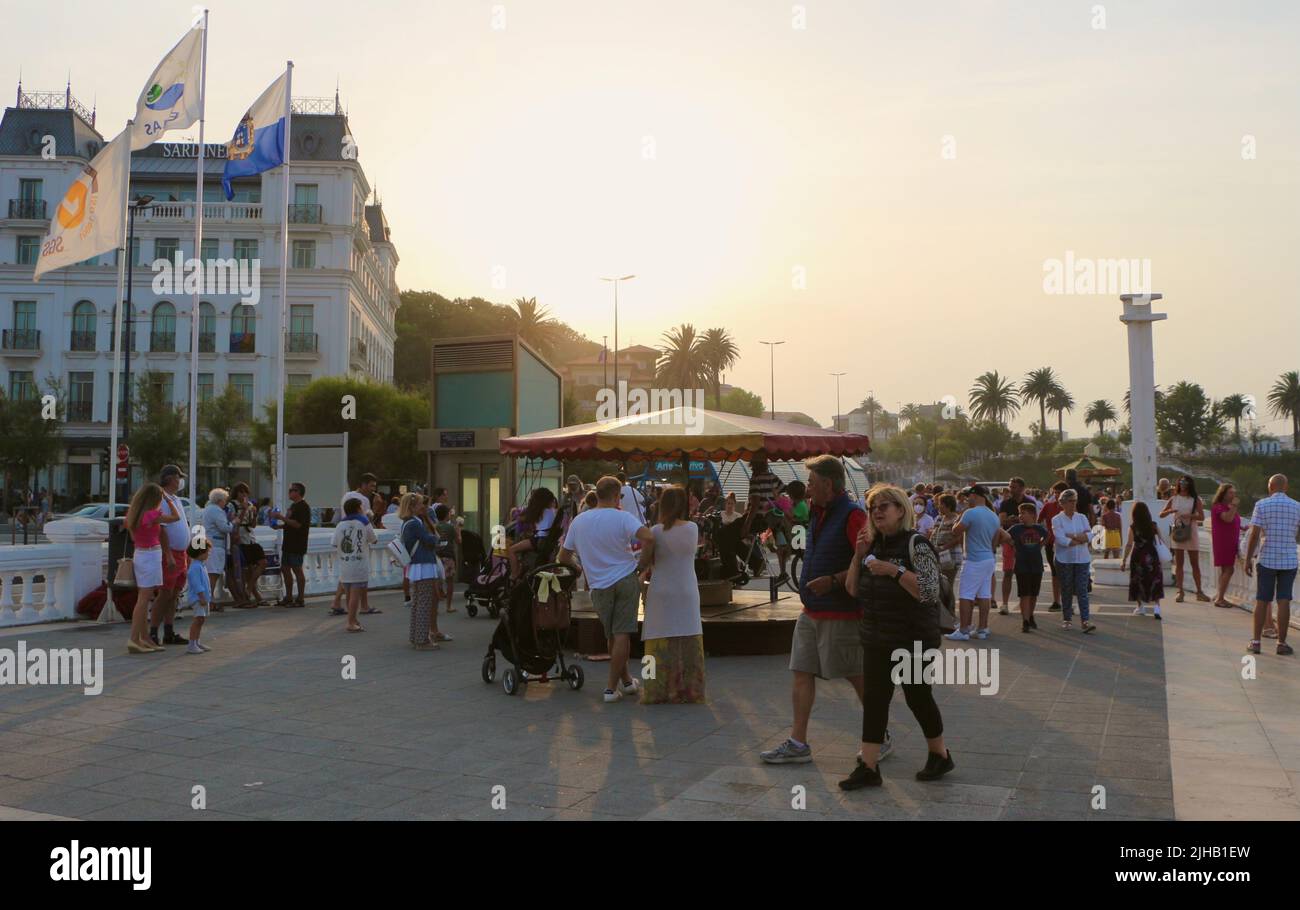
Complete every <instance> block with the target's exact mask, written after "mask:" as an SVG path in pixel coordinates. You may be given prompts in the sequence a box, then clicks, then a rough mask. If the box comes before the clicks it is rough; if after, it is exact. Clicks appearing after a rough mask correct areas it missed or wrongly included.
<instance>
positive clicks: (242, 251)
mask: <svg viewBox="0 0 1300 910" xmlns="http://www.w3.org/2000/svg"><path fill="white" fill-rule="evenodd" d="M235 258H236V259H237V260H239V261H240V262H252V261H253V260H254V259H256V258H257V240H255V239H253V240H240V239H236V240H235Z"/></svg>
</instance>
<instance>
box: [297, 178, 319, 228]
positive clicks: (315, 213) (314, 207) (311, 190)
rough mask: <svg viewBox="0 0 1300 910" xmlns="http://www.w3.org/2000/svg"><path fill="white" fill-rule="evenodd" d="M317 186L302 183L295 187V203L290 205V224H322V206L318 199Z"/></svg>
mask: <svg viewBox="0 0 1300 910" xmlns="http://www.w3.org/2000/svg"><path fill="white" fill-rule="evenodd" d="M316 196H317V186H316V184H314V183H300V184H298V185H296V186H295V187H294V188H293V205H291V206H289V223H290V224H320V223H321V222H322V221H323V220H324V219H322V218H321V207H320V205H319V204H318V203H317V201H316Z"/></svg>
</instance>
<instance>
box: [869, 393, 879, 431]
mask: <svg viewBox="0 0 1300 910" xmlns="http://www.w3.org/2000/svg"><path fill="white" fill-rule="evenodd" d="M867 396H868V397H869V398H870V399H871V407H869V408H867V420H869V421H870V422H871V428H870V429H869V430H868V431H867V433H868V435H870V437H871V438H872V439H875V438H876V407H877V405H878V402H877V401H876V390H875V389H867Z"/></svg>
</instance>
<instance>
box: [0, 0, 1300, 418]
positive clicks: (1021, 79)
mask: <svg viewBox="0 0 1300 910" xmlns="http://www.w3.org/2000/svg"><path fill="white" fill-rule="evenodd" d="M0 7H3V21H4V22H5V24H6V31H7V32H9V34H10V36H11V37H12V36H22V40H19V41H13V40H9V41H7V42H6V55H5V56H6V59H7V60H9V61H11V62H12V63H13V64H14V65H15V68H16V67H17V66H21V67H22V73H23V83H24V85H25V87H26V88H28V89H34V90H45V89H61V88H62V86H63V85H64V82H65V79H66V78H67V76H68V72H69V70H71V77H72V86H73V94H74V95H76V96H77V97H79V98H80V99H82V100H83V101H90V100H92V99H93V100H94V101H95V102H96V103H97V106H98V115H99V121H98V122H99V126H100V129H101V131H102V132H104V133H106V134H108V135H109V136H111V135H113V134H114V133H115V132H116V129H115V128H114V126H110V124H112V125H116V124H119V123H121V124H124V123H125V120H126V119H127V118H128V117H129V116H131V114H132V107H133V104H134V101H135V98H136V97H137V95H138V93H139V91H140V89H141V87H142V85H143V82H144V80H145V79H146V78H147V76H148V75H149V72H150V70H151V69H152V68H153V66H154V64H155V63H156V61H157V60H158V59H159V58H161V56H162V55H163V54H164V53H165V52H166V50H167V49H168V48H170V47H171V45H172V44H174V43H175V41H176V40H178V39H179V37H180V35H181V34H182V33H183V31H184V30H185V29H186V28H187V27H188V25H189V22H190V18H191V11H190V5H189V4H175V6H174V7H169V6H168V5H166V4H159V3H157V2H137V0H118V2H116V3H113V4H111V5H105V4H102V3H91V2H81V0H71V2H63V3H60V4H57V5H55V4H31V3H22V4H19V3H17V2H16V0H0ZM209 8H210V9H211V20H210V22H211V31H210V33H209V36H210V41H209V65H208V92H209V101H208V130H207V138H208V139H209V141H224V140H225V139H227V138H228V136H229V133H230V132H231V131H232V130H233V128H234V125H235V122H236V120H237V118H238V117H239V116H240V114H242V113H243V111H244V110H245V108H246V107H247V106H248V105H249V104H250V103H251V102H252V100H253V99H254V98H255V97H256V96H257V95H258V93H260V91H261V90H262V89H263V88H264V87H265V86H266V85H267V84H268V83H269V82H270V81H271V80H272V79H273V78H274V77H275V76H276V75H277V73H278V72H279V71H282V69H283V65H284V61H285V60H286V59H292V60H293V61H294V63H295V68H294V94H295V96H331V95H333V93H334V88H335V84H336V80H337V83H338V84H339V86H340V92H341V95H342V98H343V102H344V104H345V106H346V107H347V108H348V113H349V122H350V125H351V129H352V133H353V136H354V138H355V140H356V142H357V145H358V149H359V153H360V154H359V160H360V162H361V164H362V166H363V167H364V169H365V171H366V173H367V175H368V177H369V179H370V181H371V183H372V184H373V185H375V186H377V187H378V190H379V194H380V197H381V199H382V201H383V204H384V210H385V213H386V214H387V217H388V220H389V223H390V225H391V227H392V232H393V240H394V243H395V244H396V246H397V250H398V254H399V255H400V256H401V259H402V262H401V265H400V267H399V269H398V282H399V284H400V285H401V287H402V288H404V289H407V290H433V291H437V292H439V293H441V294H443V295H444V296H447V297H452V298H454V297H473V296H480V297H485V298H487V299H490V300H494V301H497V302H501V303H508V302H510V301H511V300H513V299H515V298H517V297H536V298H537V299H538V301H539V302H540V303H541V304H542V305H544V306H546V307H548V308H549V309H550V310H551V312H552V313H553V314H554V315H555V316H557V317H558V318H560V319H563V320H564V321H565V322H567V323H569V324H570V325H572V326H573V327H574V328H576V329H578V330H579V331H581V332H583V333H584V334H586V335H587V336H588V337H590V338H593V339H594V340H596V341H600V340H601V338H602V336H606V335H608V336H609V343H610V344H611V346H612V344H613V334H614V325H613V323H614V318H613V303H612V295H611V288H610V285H608V284H606V283H604V282H601V281H600V280H599V277H600V276H603V275H625V274H629V273H634V274H636V276H637V277H636V278H635V279H634V280H632V281H630V282H627V283H625V284H624V285H623V286H622V289H621V291H620V311H619V343H620V345H622V346H627V345H629V344H648V345H657V344H659V343H660V338H661V335H662V334H663V333H664V332H665V331H667V330H668V329H669V328H671V327H673V326H676V325H678V324H681V323H691V324H693V325H695V327H696V328H697V329H699V330H703V329H706V328H710V327H713V326H722V327H725V328H727V329H728V330H729V331H730V332H731V333H732V335H733V337H734V338H735V340H736V342H737V344H738V345H739V347H740V351H741V361H740V363H739V364H738V365H737V367H736V368H735V369H734V370H733V371H732V372H731V373H730V374H728V375H727V377H726V379H727V381H728V382H731V383H734V384H737V385H741V386H744V387H746V388H749V389H751V390H752V391H755V392H758V393H760V394H762V395H763V396H764V399H765V401H767V400H768V395H769V392H768V390H769V380H770V374H769V358H768V349H767V348H766V347H764V346H763V345H761V344H760V343H759V342H760V341H762V340H769V341H771V340H783V341H784V342H785V343H784V344H783V345H781V346H779V347H778V348H777V354H776V358H775V385H776V407H777V409H779V410H798V411H805V412H807V413H809V414H811V415H812V416H813V417H815V418H816V419H818V420H819V421H821V422H823V423H829V420H830V417H831V414H832V413H833V412H834V410H835V380H834V378H832V377H831V376H830V373H832V372H839V371H843V372H845V373H846V374H847V375H845V376H844V377H843V379H842V380H841V385H840V389H841V393H840V394H841V401H842V402H843V409H844V410H846V411H847V410H848V409H849V408H850V407H851V406H853V405H854V404H856V403H857V402H859V401H860V400H861V399H862V398H864V397H866V395H867V394H868V393H869V392H870V393H874V395H875V397H876V398H877V399H878V400H880V401H881V402H882V403H883V404H884V405H885V406H886V407H888V408H889V409H890V410H893V409H895V408H897V406H898V405H899V404H900V403H904V402H909V401H915V402H921V403H925V402H932V401H938V400H942V399H943V398H944V397H945V396H948V395H951V396H953V397H954V398H955V399H956V400H957V401H958V402H959V403H961V404H963V405H965V403H966V400H967V396H968V390H969V389H970V386H971V385H972V382H973V380H974V378H975V376H977V375H978V374H980V373H982V372H984V371H985V370H991V369H996V370H998V371H1000V372H1001V373H1002V374H1004V375H1008V376H1010V377H1012V378H1014V379H1015V380H1017V381H1019V380H1020V379H1021V378H1022V377H1023V376H1024V374H1025V373H1026V372H1028V371H1029V370H1031V369H1034V368H1036V367H1041V366H1052V367H1053V368H1054V369H1055V370H1056V372H1057V374H1058V375H1059V377H1060V378H1061V380H1062V382H1063V383H1064V384H1065V386H1066V388H1067V389H1068V390H1069V391H1070V392H1071V394H1073V396H1074V398H1075V400H1076V402H1077V403H1078V404H1077V407H1076V409H1075V411H1074V413H1073V414H1068V415H1067V416H1066V420H1065V425H1066V429H1067V431H1069V432H1070V433H1071V434H1072V435H1079V434H1082V433H1083V432H1085V428H1084V424H1083V413H1084V410H1085V409H1086V405H1087V403H1088V402H1090V401H1092V400H1094V399H1098V398H1105V399H1109V400H1110V401H1111V402H1112V403H1113V404H1114V405H1115V407H1116V409H1117V410H1122V406H1121V402H1122V398H1123V395H1124V392H1125V390H1126V389H1127V387H1128V366H1127V354H1126V339H1125V329H1124V327H1123V326H1122V325H1121V324H1120V322H1119V318H1118V317H1119V313H1120V309H1121V305H1120V302H1119V300H1118V299H1117V294H1118V292H1119V291H1121V290H1124V288H1118V289H1116V288H1096V289H1094V291H1105V293H1100V292H1094V293H1077V292H1078V291H1080V290H1087V289H1086V288H1079V287H1078V286H1075V287H1073V288H1070V287H1066V288H1065V290H1067V291H1068V290H1073V291H1076V293H1048V291H1047V290H1046V289H1045V286H1044V277H1045V269H1046V268H1050V262H1051V261H1052V260H1062V261H1064V260H1065V259H1066V257H1067V255H1069V256H1072V257H1073V259H1074V260H1090V261H1096V260H1107V259H1125V260H1137V261H1139V263H1141V262H1144V261H1145V262H1149V268H1150V275H1151V288H1150V289H1151V290H1155V291H1158V292H1160V293H1162V294H1164V295H1165V299H1164V300H1163V301H1161V302H1160V303H1159V304H1157V308H1158V309H1160V310H1162V311H1164V312H1167V313H1168V314H1169V319H1168V321H1166V322H1163V323H1159V324H1158V325H1157V326H1156V329H1155V338H1156V342H1155V348H1156V365H1155V366H1156V380H1157V383H1158V384H1161V385H1168V384H1171V383H1174V382H1177V381H1179V380H1183V379H1189V380H1193V381H1196V382H1200V383H1201V384H1202V385H1203V386H1205V388H1206V391H1207V392H1208V394H1210V395H1211V396H1212V397H1215V398H1221V397H1223V396H1225V395H1228V394H1232V393H1242V394H1249V395H1254V396H1255V397H1256V399H1257V400H1258V401H1259V402H1260V415H1259V416H1260V418H1261V419H1260V422H1259V426H1260V427H1261V428H1262V429H1264V430H1266V431H1269V432H1273V433H1276V434H1279V435H1285V434H1286V433H1287V432H1289V429H1290V427H1289V421H1285V420H1276V419H1273V418H1271V416H1270V415H1269V414H1268V412H1267V409H1266V407H1265V405H1264V402H1265V401H1266V398H1267V393H1268V389H1269V387H1270V386H1271V384H1272V383H1273V382H1274V380H1275V379H1276V378H1277V376H1278V374H1280V373H1282V372H1283V371H1286V370H1293V369H1300V354H1298V353H1297V342H1298V341H1300V307H1298V303H1300V300H1298V299H1297V297H1298V293H1297V288H1298V287H1300V256H1297V255H1296V252H1295V246H1296V238H1297V236H1298V235H1300V230H1298V229H1300V54H1297V53H1296V52H1295V49H1296V47H1298V46H1300V4H1294V3H1290V2H1251V0H1243V2H1241V3H1231V4H1229V3H1220V2H1196V0H1177V2H1174V0H1142V2H1134V0H1126V2H1105V3H1096V2H1073V0H1052V2H1050V3H1043V2H994V0H990V2H976V0H950V2H942V0H940V2H936V3H933V4H908V3H896V2H872V0H808V2H805V3H801V4H795V3H790V2H775V0H734V2H733V0H692V2H684V0H657V2H655V3H644V2H640V0H591V2H589V0H504V2H499V3H493V2H486V0H443V2H428V0H422V2H417V0H374V2H371V3H368V4H358V3H356V2H355V0H353V2H341V0H318V2H313V3H311V4H307V3H300V2H283V0H259V2H251V0H228V2H227V0H215V2H212V3H211V4H209ZM106 9H111V10H112V15H111V16H105V15H103V11H104V10H106ZM1099 26H1104V27H1099ZM122 48H130V49H131V51H132V53H131V54H130V56H129V58H128V59H123V55H122V53H121V49H122ZM16 76H17V73H16V72H15V73H14V74H13V78H16ZM187 135H192V136H195V137H196V136H197V133H196V132H194V131H182V132H180V133H174V134H170V135H169V136H168V139H182V138H184V137H185V136H187ZM1136 289H1137V290H1142V288H1140V287H1139V288H1136ZM1036 415H1037V408H1036V407H1028V408H1025V409H1024V410H1022V412H1021V414H1020V415H1019V416H1018V417H1017V418H1016V419H1015V420H1013V421H1012V425H1013V427H1015V428H1017V429H1020V430H1027V428H1028V424H1029V421H1030V419H1031V418H1033V419H1036ZM1049 420H1050V421H1051V422H1052V423H1053V424H1054V422H1055V421H1054V418H1049Z"/></svg>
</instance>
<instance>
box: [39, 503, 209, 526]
mask: <svg viewBox="0 0 1300 910" xmlns="http://www.w3.org/2000/svg"><path fill="white" fill-rule="evenodd" d="M177 499H179V500H180V501H181V505H182V507H183V508H184V509H185V518H186V520H187V521H188V522H189V523H190V524H195V523H196V522H198V521H199V520H200V514H201V513H200V510H199V509H198V508H197V507H196V506H195V505H194V502H193V500H191V499H190V498H189V497H187V496H178V497H177ZM128 505H129V504H128V503H125V502H119V503H117V504H116V506H115V508H114V511H113V514H114V516H115V517H117V518H125V517H126V510H127V507H128ZM54 518H55V520H57V519H60V518H93V519H95V520H96V521H107V520H108V503H106V502H88V503H86V504H85V505H84V506H79V507H78V508H76V509H73V510H72V511H71V512H67V513H65V514H62V515H55V516H54Z"/></svg>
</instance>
